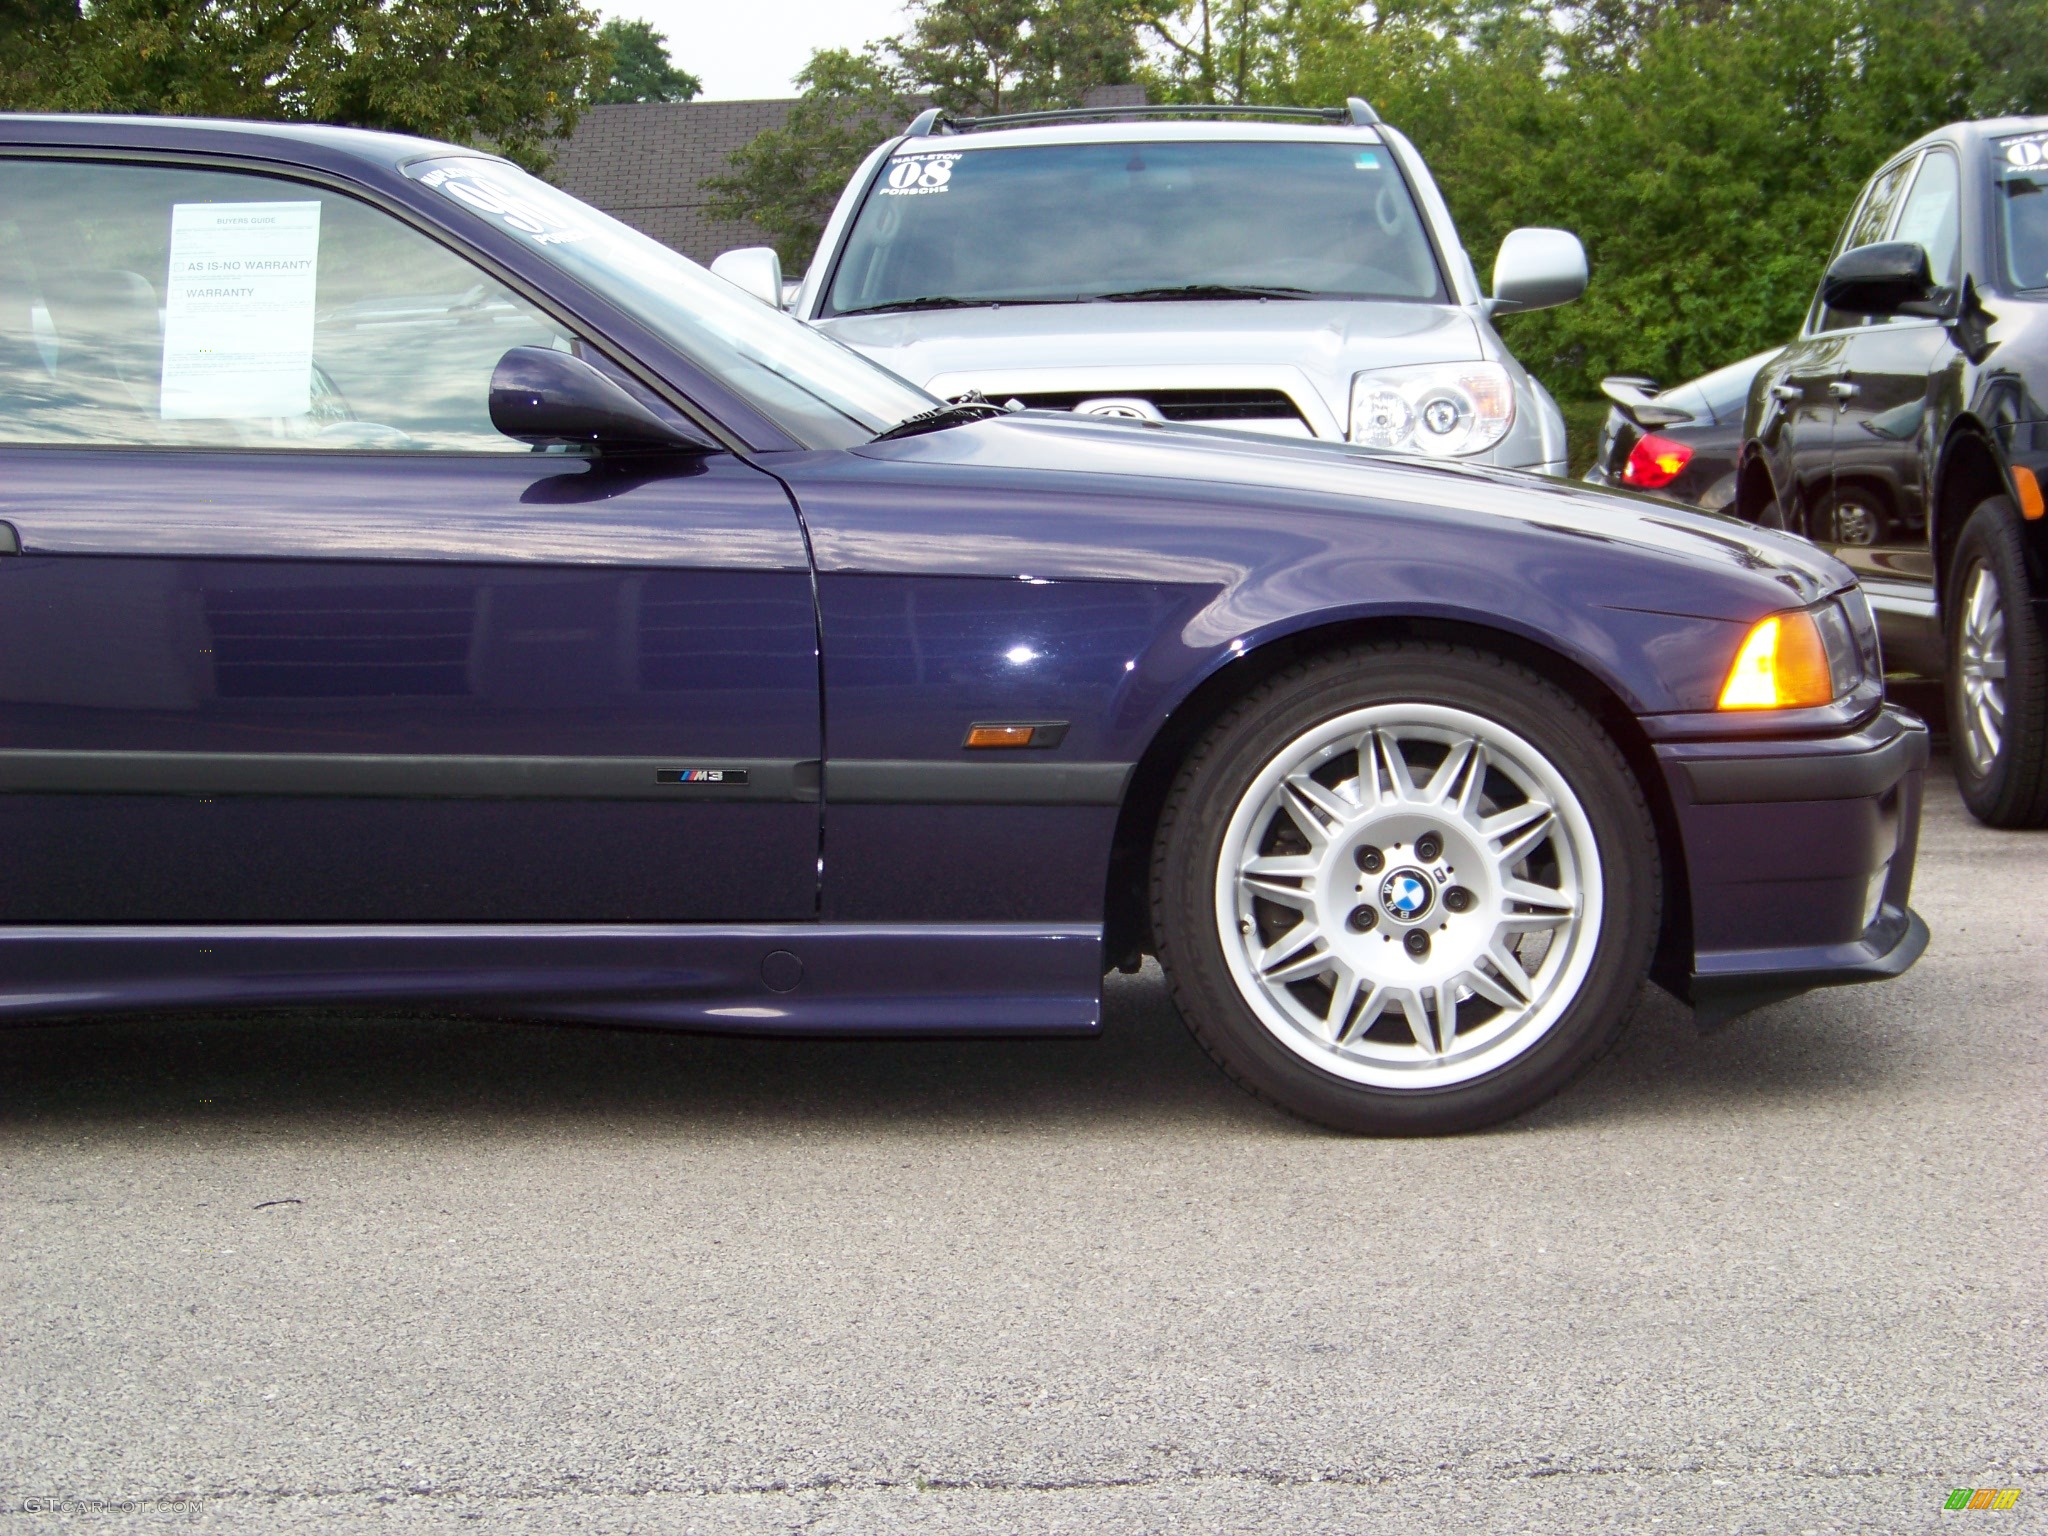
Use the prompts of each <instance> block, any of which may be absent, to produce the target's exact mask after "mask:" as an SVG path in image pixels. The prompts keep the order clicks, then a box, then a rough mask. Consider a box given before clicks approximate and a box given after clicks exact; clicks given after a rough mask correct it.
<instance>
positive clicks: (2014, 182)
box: [1991, 133, 2048, 289]
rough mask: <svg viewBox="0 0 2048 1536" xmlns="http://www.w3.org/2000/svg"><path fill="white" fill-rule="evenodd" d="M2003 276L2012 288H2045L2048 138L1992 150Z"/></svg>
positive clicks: (2033, 136) (2032, 136)
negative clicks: (2002, 252) (2003, 264)
mask: <svg viewBox="0 0 2048 1536" xmlns="http://www.w3.org/2000/svg"><path fill="white" fill-rule="evenodd" d="M1991 172H1992V178H1993V180H1994V181H1995V183H1996V185H1997V188H1998V222H1999V235H2000V242H2001V243H2002V244H2003V245H2004V247H2005V273H2006V277H2007V279H2008V281H2010V282H2011V283H2012V285H2013V286H2014V287H2015V288H2022V289H2029V288H2048V133H2029V134H2022V135H2020V136H2019V137H2017V138H2011V139H2000V140H1999V141H1998V142H1997V143H1996V144H1994V145H1992V146H1991Z"/></svg>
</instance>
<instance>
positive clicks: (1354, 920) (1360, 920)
mask: <svg viewBox="0 0 2048 1536" xmlns="http://www.w3.org/2000/svg"><path fill="white" fill-rule="evenodd" d="M1379 920H1380V915H1379V913H1377V912H1375V911H1373V909H1372V908H1371V907H1353V908H1352V909H1351V931H1352V932H1353V933H1369V932H1370V931H1371V930H1372V926H1373V924H1374V923H1377V922H1378V921H1379Z"/></svg>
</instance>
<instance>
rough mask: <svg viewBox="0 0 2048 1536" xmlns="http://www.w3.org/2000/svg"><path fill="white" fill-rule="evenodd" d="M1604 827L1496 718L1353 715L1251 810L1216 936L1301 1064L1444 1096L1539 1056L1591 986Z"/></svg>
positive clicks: (1270, 774)
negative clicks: (1533, 1053) (1443, 1090)
mask: <svg viewBox="0 0 2048 1536" xmlns="http://www.w3.org/2000/svg"><path fill="white" fill-rule="evenodd" d="M1604 899H1605V897H1604V892H1603V889H1602V882H1601V875H1600V859H1599V853H1598V848H1597V846H1596V844H1595V841H1594V836H1593V828H1592V823H1591V822H1590V821H1589V819H1588V818H1587V816H1586V812H1585V808H1584V807H1583V806H1581V805H1580V803H1579V799H1578V796H1577V795H1575V794H1574V793H1573V792H1572V789H1571V786H1570V785H1569V784H1567V783H1566V782H1565V779H1564V775H1563V774H1562V773H1560V772H1559V771H1558V769H1557V768H1556V767H1555V766H1554V765H1553V764H1552V763H1551V762H1550V760H1549V759H1548V758H1546V757H1545V756H1544V755H1543V754H1542V753H1541V752H1539V751H1538V750H1537V749H1536V748H1535V747H1534V746H1532V745H1530V743H1529V742H1527V741H1526V740H1524V739H1523V738H1522V737H1520V736H1518V735H1517V734H1515V733H1514V732H1513V731H1511V730H1509V729H1507V728H1506V727H1505V726H1503V725H1501V724H1499V723H1498V722H1497V721H1493V720H1489V719H1486V718H1485V717H1483V716H1480V715H1476V714H1472V713H1470V712H1468V711H1465V710H1461V709H1452V708H1449V707H1445V706H1441V705H1433V704H1382V705H1375V706H1372V707H1369V708H1365V709H1357V710H1353V711H1351V712H1349V713H1347V714H1344V715H1342V716H1339V717H1338V718H1336V719H1334V720H1329V721H1326V722H1325V723H1323V724H1321V725H1319V726H1316V727H1315V728H1314V729H1313V730H1310V731H1307V732H1305V733H1304V734H1302V735H1301V736H1298V737H1297V738H1295V739H1294V740H1293V741H1291V742H1289V743H1288V744H1287V746H1286V747H1285V748H1283V749H1282V750H1281V751H1280V752H1279V753H1278V754H1277V755H1276V756H1274V757H1273V758H1272V760H1271V761H1269V762H1268V763H1267V764H1266V766H1265V768H1264V769H1263V770H1261V772H1260V773H1259V775H1258V777H1257V778H1255V779H1254V780H1253V781H1252V783H1251V785H1250V786H1249V787H1248V788H1247V789H1246V790H1245V792H1244V794H1243V795H1242V796H1241V797H1240V799H1239V801H1238V804H1237V807H1236V809H1235V811H1234V812H1233V813H1232V815H1231V818H1230V824H1229V826H1228V828H1227V829H1226V830H1225V832H1224V837H1223V847H1222V853H1221V856H1220V858H1219V859H1218V861H1217V870H1216V890H1215V900H1216V923H1217V929H1218V936H1219V937H1220V939H1221V940H1222V945H1223V952H1224V956H1225V958H1226V960H1227V962H1228V964H1229V967H1230V973H1231V977H1232V979H1233V980H1234V981H1235V982H1236V984H1237V988H1238V991H1239V993H1240V995H1241V996H1242V997H1243V998H1244V1000H1245V1002H1246V1004H1247V1005H1248V1006H1249V1007H1250V1008H1251V1010H1252V1011H1253V1013H1254V1014H1255V1015H1256V1016H1257V1017H1258V1019H1259V1021H1260V1022H1261V1023H1262V1024H1264V1025H1265V1026H1266V1028H1267V1029H1268V1030H1270V1031H1271V1032H1272V1034H1273V1035H1274V1036H1275V1037H1276V1038H1277V1039H1278V1040H1279V1041H1280V1042H1281V1043H1282V1044H1284V1045H1285V1046H1287V1048H1288V1049H1290V1050H1292V1051H1294V1052H1295V1053H1296V1054H1298V1055H1300V1056H1302V1057H1304V1058H1306V1059H1307V1060H1309V1061H1311V1062H1313V1063H1314V1064H1315V1065H1316V1066H1318V1067H1321V1068H1322V1069H1323V1070H1325V1071H1328V1072H1332V1073H1335V1074H1336V1075H1338V1076H1340V1077H1344V1078H1347V1079H1349V1080H1351V1081H1353V1082H1358V1083H1364V1084H1367V1085H1370V1086H1374V1087H1382V1088H1410V1089H1415V1088H1438V1087H1443V1086H1446V1085H1448V1084H1452V1083H1459V1082H1464V1081H1466V1080H1468V1079H1470V1078H1474V1077H1477V1076H1480V1075H1481V1074H1483V1073H1487V1072H1491V1071H1493V1070H1494V1069H1496V1068H1498V1067H1500V1066H1503V1065H1505V1064H1506V1063H1507V1062H1509V1061H1512V1060H1514V1059H1515V1058H1516V1057H1519V1056H1521V1055H1522V1054H1523V1053H1525V1052H1526V1051H1528V1050H1529V1049H1530V1048H1531V1047H1533V1046H1534V1045H1535V1044H1536V1043H1537V1042H1538V1041H1539V1040H1540V1039H1542V1037H1543V1036H1544V1034H1545V1033H1546V1032H1547V1031H1548V1030H1549V1029H1550V1028H1551V1026H1552V1025H1554V1024H1555V1023H1556V1022H1557V1021H1558V1019H1559V1018H1560V1017H1561V1016H1562V1015H1563V1014H1564V1012H1565V1010H1566V1009H1567V1008H1568V1007H1570V1005H1571V1002H1572V999H1573V998H1575V997H1576V996H1577V995H1578V992H1579V989H1580V987H1581V986H1582V985H1583V984H1584V982H1585V978H1586V973H1587V972H1588V970H1590V969H1591V967H1592V963H1593V954H1594V949H1595V947H1596V940H1597V937H1598V934H1599V932H1600V919H1601V914H1602V910H1603V905H1604Z"/></svg>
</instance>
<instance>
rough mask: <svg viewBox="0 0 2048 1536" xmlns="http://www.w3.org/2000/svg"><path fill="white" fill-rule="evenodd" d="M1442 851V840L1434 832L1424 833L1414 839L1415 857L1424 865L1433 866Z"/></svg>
mask: <svg viewBox="0 0 2048 1536" xmlns="http://www.w3.org/2000/svg"><path fill="white" fill-rule="evenodd" d="M1443 851H1444V840H1443V839H1442V838H1440V837H1438V836H1437V835H1436V834H1435V833H1434V832H1425V833H1423V834H1422V836H1420V837H1418V838H1417V839H1415V857H1417V858H1418V859H1420V860H1422V862H1423V863H1425V864H1434V863H1435V862H1436V861H1437V856H1438V855H1439V854H1441V853H1442V852H1443Z"/></svg>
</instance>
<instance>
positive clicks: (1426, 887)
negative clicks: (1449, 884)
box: [1380, 869, 1436, 923]
mask: <svg viewBox="0 0 2048 1536" xmlns="http://www.w3.org/2000/svg"><path fill="white" fill-rule="evenodd" d="M1435 901H1436V891H1435V889H1434V888H1433V887H1432V886H1431V885H1430V883H1429V877H1428V876H1427V875H1425V874H1423V872H1422V871H1421V870H1419V869H1397V870H1395V871H1394V872H1393V873H1392V874H1390V875H1388V876H1387V878H1386V879H1384V880H1382V881H1381V882H1380V905H1381V906H1382V907H1384V908H1386V910H1387V916H1389V917H1391V918H1393V919H1394V920H1395V921H1396V922H1401V923H1413V922H1419V921H1420V920H1421V919H1422V918H1423V917H1425V916H1427V915H1428V913H1429V909H1430V906H1431V905H1432V904H1433V903H1434V902H1435Z"/></svg>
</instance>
